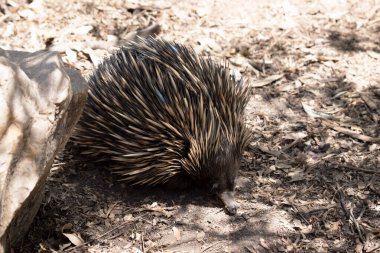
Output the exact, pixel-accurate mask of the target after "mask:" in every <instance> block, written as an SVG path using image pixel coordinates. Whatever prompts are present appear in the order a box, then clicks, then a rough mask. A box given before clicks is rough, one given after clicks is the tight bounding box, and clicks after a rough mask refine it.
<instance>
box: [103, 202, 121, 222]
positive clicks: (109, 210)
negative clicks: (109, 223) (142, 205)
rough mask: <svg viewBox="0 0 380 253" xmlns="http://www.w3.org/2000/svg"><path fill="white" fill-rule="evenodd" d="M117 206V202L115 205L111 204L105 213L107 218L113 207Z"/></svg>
mask: <svg viewBox="0 0 380 253" xmlns="http://www.w3.org/2000/svg"><path fill="white" fill-rule="evenodd" d="M117 204H119V201H117V202H116V203H115V204H113V205H112V206H111V207H110V208H109V209H108V211H107V213H106V217H107V218H108V216H109V215H110V213H111V212H112V210H113V209H114V208H115V206H116V205H117Z"/></svg>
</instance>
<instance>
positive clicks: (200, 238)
mask: <svg viewBox="0 0 380 253" xmlns="http://www.w3.org/2000/svg"><path fill="white" fill-rule="evenodd" d="M205 236H206V234H205V232H203V231H201V232H199V233H197V241H198V242H200V241H202V240H203V238H205Z"/></svg>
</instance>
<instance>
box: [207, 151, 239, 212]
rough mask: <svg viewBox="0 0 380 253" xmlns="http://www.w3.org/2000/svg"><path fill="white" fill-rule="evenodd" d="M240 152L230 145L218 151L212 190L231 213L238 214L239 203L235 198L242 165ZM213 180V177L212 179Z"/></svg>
mask: <svg viewBox="0 0 380 253" xmlns="http://www.w3.org/2000/svg"><path fill="white" fill-rule="evenodd" d="M240 159H241V157H240V156H239V154H237V153H236V152H234V151H233V149H232V148H230V147H224V148H222V150H221V151H220V152H218V154H217V156H216V158H215V161H214V164H213V165H211V166H214V168H212V169H211V171H214V172H213V181H212V182H213V184H212V191H213V192H214V193H216V194H217V195H218V197H219V198H220V199H221V200H222V202H223V203H224V206H225V208H226V211H227V212H228V213H230V214H236V211H237V209H238V206H239V205H238V204H237V203H236V201H235V198H234V190H235V181H236V176H237V172H238V170H239V167H240ZM211 180H212V179H211Z"/></svg>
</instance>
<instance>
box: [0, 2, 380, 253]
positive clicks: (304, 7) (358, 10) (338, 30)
mask: <svg viewBox="0 0 380 253" xmlns="http://www.w3.org/2000/svg"><path fill="white" fill-rule="evenodd" d="M152 25H153V26H154V27H155V28H157V27H158V26H159V27H160V32H159V36H161V37H163V38H165V39H170V40H175V41H177V42H180V43H184V44H186V45H188V46H192V47H193V48H194V49H195V50H196V51H197V52H199V53H200V54H202V55H209V56H211V57H212V58H214V59H215V60H217V61H222V60H227V62H229V66H230V67H231V68H232V69H233V70H234V71H235V74H236V75H238V76H239V75H241V76H242V77H243V78H245V80H246V82H247V84H249V85H250V86H251V89H252V98H251V100H250V102H249V105H248V107H247V121H248V125H249V126H250V127H251V128H252V131H253V133H254V135H253V140H252V143H251V144H250V146H249V147H248V148H247V150H246V151H245V153H244V159H243V161H242V167H241V171H240V176H239V180H238V186H237V189H236V198H237V201H238V203H239V204H240V209H239V211H238V214H237V215H236V216H229V215H227V214H226V213H225V212H224V211H223V209H222V205H221V203H220V202H219V201H218V200H217V199H216V198H215V197H214V196H212V195H209V194H205V193H203V192H200V191H199V190H197V189H194V190H191V191H183V192H175V191H168V190H164V189H142V188H130V187H128V186H126V185H124V184H122V183H119V182H116V181H115V179H114V178H111V177H110V176H109V174H108V173H106V172H105V170H104V168H97V167H93V166H83V165H82V164H78V163H75V162H73V161H74V160H75V159H73V157H74V156H75V153H73V152H72V149H71V148H70V145H68V147H67V148H66V150H65V151H64V152H63V154H62V155H61V156H60V157H59V158H58V159H57V162H56V164H55V166H54V167H53V168H52V170H51V176H50V178H49V179H48V182H47V187H46V194H45V198H44V201H43V203H42V205H41V208H40V210H39V212H38V214H37V217H36V218H35V221H34V223H33V224H32V227H31V229H30V232H29V234H28V235H27V236H26V238H25V239H24V242H23V244H22V245H19V247H17V248H14V252H57V251H64V252H358V253H359V252H380V196H379V194H380V181H379V179H380V168H379V167H380V166H379V165H380V144H379V143H380V127H379V120H380V63H379V60H380V1H375V0H373V1H344V0H339V1H338V0H337V1H328V0H322V1H311V0H303V1H301V0H298V1H297V0H294V1H292V0H287V1H280V0H273V1H246V0H234V1H232V0H229V1H227V0H213V1H212V0H209V1H195V0H192V1H178V0H177V1H175V0H169V1H163V0H162V1H149V0H148V1H143V0H133V1H121V0H120V1H118V0H109V1H100V0H96V1H89V0H87V1H70V0H68V1H54V0H46V1H42V0H41V1H28V2H22V1H16V0H14V1H12V0H10V1H5V3H4V2H0V47H2V48H4V49H10V48H12V49H20V50H27V51H33V50H38V49H43V48H45V47H47V46H50V47H51V48H52V49H54V50H57V51H59V52H60V53H61V55H62V57H63V60H64V62H65V64H66V65H67V66H69V67H72V68H75V69H78V70H80V71H81V72H82V73H83V74H84V75H88V74H89V73H91V70H93V68H94V66H95V65H96V64H98V63H99V61H101V59H102V57H103V56H104V55H106V54H107V53H109V52H111V51H112V50H113V49H114V48H116V47H118V46H120V45H122V44H123V43H125V41H126V40H128V39H131V38H133V36H135V34H136V33H135V31H138V30H139V31H141V30H142V31H145V30H144V29H146V28H149V27H150V26H152ZM138 34H141V32H138ZM83 242H84V243H85V244H82V243H83ZM79 244H82V245H81V246H75V245H79Z"/></svg>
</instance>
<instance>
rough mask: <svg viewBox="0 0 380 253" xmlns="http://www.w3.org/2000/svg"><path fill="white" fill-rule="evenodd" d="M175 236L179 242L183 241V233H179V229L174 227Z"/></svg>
mask: <svg viewBox="0 0 380 253" xmlns="http://www.w3.org/2000/svg"><path fill="white" fill-rule="evenodd" d="M173 234H174V237H175V239H176V240H177V241H179V240H181V232H180V231H179V229H178V228H176V227H173Z"/></svg>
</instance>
